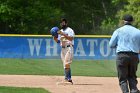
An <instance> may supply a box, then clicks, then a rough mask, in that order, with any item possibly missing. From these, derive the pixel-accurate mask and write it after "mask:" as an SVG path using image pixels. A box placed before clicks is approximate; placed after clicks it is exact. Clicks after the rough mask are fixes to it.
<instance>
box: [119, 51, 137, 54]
mask: <svg viewBox="0 0 140 93" xmlns="http://www.w3.org/2000/svg"><path fill="white" fill-rule="evenodd" d="M117 54H130V55H138V53H135V52H131V51H122V52H118V53H117Z"/></svg>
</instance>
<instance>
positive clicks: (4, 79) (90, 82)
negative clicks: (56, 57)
mask: <svg viewBox="0 0 140 93" xmlns="http://www.w3.org/2000/svg"><path fill="white" fill-rule="evenodd" d="M63 78H64V77H63V76H34V75H0V86H15V87H34V88H45V89H47V90H49V91H50V92H51V93H121V91H120V88H119V86H118V79H117V78H116V77H83V76H73V82H74V84H73V85H57V82H60V81H62V80H63ZM138 82H140V78H139V79H138ZM138 86H139V88H140V84H138Z"/></svg>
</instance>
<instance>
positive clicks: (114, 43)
mask: <svg viewBox="0 0 140 93" xmlns="http://www.w3.org/2000/svg"><path fill="white" fill-rule="evenodd" d="M117 42H118V31H117V30H116V31H114V33H113V35H112V36H111V39H110V41H109V46H110V47H111V48H116V47H117Z"/></svg>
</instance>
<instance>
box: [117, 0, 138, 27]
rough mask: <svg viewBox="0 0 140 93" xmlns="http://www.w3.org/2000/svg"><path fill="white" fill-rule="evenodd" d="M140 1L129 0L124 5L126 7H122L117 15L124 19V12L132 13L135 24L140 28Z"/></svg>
mask: <svg viewBox="0 0 140 93" xmlns="http://www.w3.org/2000/svg"><path fill="white" fill-rule="evenodd" d="M139 10H140V2H139V0H127V4H126V5H125V6H124V9H121V10H120V11H118V13H117V17H118V18H120V20H121V19H122V17H123V15H124V14H131V15H132V16H133V17H134V19H135V20H134V23H133V24H134V25H135V26H136V27H138V28H140V17H139V15H140V11H139Z"/></svg>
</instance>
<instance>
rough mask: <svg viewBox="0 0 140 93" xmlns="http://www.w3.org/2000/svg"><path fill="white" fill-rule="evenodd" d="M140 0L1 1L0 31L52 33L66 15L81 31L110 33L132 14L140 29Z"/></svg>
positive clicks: (78, 31)
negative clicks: (122, 18)
mask: <svg viewBox="0 0 140 93" xmlns="http://www.w3.org/2000/svg"><path fill="white" fill-rule="evenodd" d="M139 10H140V2H139V0H123V1H122V0H96V1H95V0H81V1H79V0H26V1H25V0H0V29H1V30H0V33H8V34H10V33H12V34H50V33H49V30H50V28H52V27H53V26H58V27H59V20H60V19H61V18H62V17H65V18H67V19H68V21H69V26H70V27H72V28H73V29H74V30H75V33H76V34H77V35H78V34H111V33H112V31H113V30H114V29H115V28H116V27H118V25H119V20H120V19H121V17H122V16H123V15H124V14H126V13H130V14H132V15H133V16H134V18H135V22H134V25H136V26H137V27H139V28H140V18H139V14H140V11H139Z"/></svg>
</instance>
